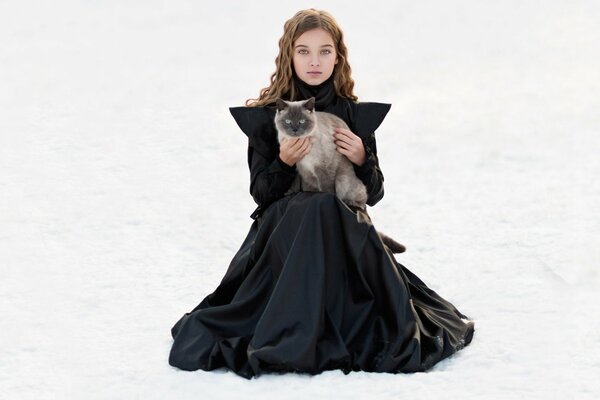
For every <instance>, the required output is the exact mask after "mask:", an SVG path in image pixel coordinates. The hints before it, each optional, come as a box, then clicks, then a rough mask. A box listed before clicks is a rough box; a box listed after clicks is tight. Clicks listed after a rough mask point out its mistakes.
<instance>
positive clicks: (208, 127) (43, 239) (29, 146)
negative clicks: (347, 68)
mask: <svg viewBox="0 0 600 400" xmlns="http://www.w3.org/2000/svg"><path fill="white" fill-rule="evenodd" d="M315 3H317V4H315ZM308 7H317V8H322V9H325V10H328V11H330V12H331V13H332V14H333V15H334V16H335V17H336V19H337V20H338V22H339V23H340V24H341V26H342V28H343V29H344V33H345V39H346V44H347V45H348V48H349V51H350V58H349V61H350V63H351V65H352V68H353V77H354V79H355V80H356V87H355V89H356V93H357V94H358V96H359V99H360V100H362V101H378V102H388V103H392V108H391V111H390V113H389V114H388V117H387V118H386V120H385V121H384V123H383V124H382V126H381V127H380V129H378V131H377V138H378V148H379V158H380V165H381V168H382V170H383V173H384V175H385V189H386V192H385V193H386V194H385V196H384V198H383V199H382V200H381V202H380V203H379V204H377V205H376V206H375V207H374V208H372V209H371V210H370V214H371V217H372V219H373V222H374V224H375V225H376V227H377V228H378V229H380V230H381V231H383V232H385V233H387V234H389V235H390V236H392V237H395V238H397V239H398V240H400V241H401V242H403V243H404V244H406V245H407V247H408V251H407V253H405V254H401V255H397V256H396V257H397V259H398V260H399V261H400V262H401V263H403V264H404V265H405V266H407V267H408V268H409V269H410V270H411V271H413V272H415V273H416V274H417V275H418V276H419V277H420V278H421V279H423V280H424V281H425V282H426V283H427V284H428V285H429V286H430V287H431V288H432V289H434V290H436V291H438V293H440V294H441V295H442V296H444V297H445V298H447V299H449V300H450V301H452V302H453V303H454V304H455V305H456V306H457V307H458V308H459V309H460V310H461V311H462V312H464V313H465V314H467V315H468V316H469V317H471V318H473V319H474V320H475V321H476V332H475V336H474V339H473V342H472V343H471V345H470V346H468V347H467V348H465V349H464V350H462V351H460V352H459V353H457V354H455V355H453V356H452V357H450V358H448V359H446V360H444V361H442V362H441V363H439V364H437V365H436V366H435V368H433V369H432V370H430V371H428V372H426V373H416V374H397V375H394V374H377V373H365V372H359V373H351V374H349V375H344V374H343V373H342V372H341V371H329V372H324V373H322V374H320V375H316V376H313V377H310V376H303V375H294V374H288V375H263V376H261V377H260V378H259V379H254V380H251V381H247V380H245V379H243V378H240V377H238V376H237V375H235V374H234V373H232V372H228V371H225V370H218V371H213V372H205V371H195V372H184V371H181V370H178V369H176V368H173V367H171V366H169V365H168V362H167V358H168V353H169V349H170V346H171V343H172V339H171V336H170V328H171V326H172V325H173V324H174V323H175V322H176V321H177V319H179V318H180V317H181V316H182V315H183V313H184V312H187V311H189V310H191V309H192V308H193V307H195V306H196V305H197V304H198V303H199V302H200V301H201V300H202V299H203V298H204V297H205V296H206V295H208V294H209V293H211V292H212V291H213V290H214V288H215V287H216V286H217V285H218V283H219V282H220V280H221V278H222V277H223V275H224V273H225V271H226V269H227V267H228V265H229V262H230V260H231V258H232V257H233V255H234V254H235V252H236V251H237V249H238V248H239V246H240V245H241V243H242V240H243V238H244V237H245V236H246V233H247V231H248V229H249V227H250V225H251V222H252V220H251V219H250V218H249V215H250V213H251V212H252V211H253V210H254V206H255V205H254V202H253V200H252V198H251V196H250V194H249V193H248V187H249V172H248V167H247V161H246V146H247V142H246V139H245V136H244V135H243V133H242V132H241V131H240V130H239V128H238V127H237V126H236V124H235V122H234V120H233V118H232V117H231V116H230V114H229V111H228V107H230V106H237V105H242V104H243V102H244V100H245V99H247V98H250V97H256V96H257V95H258V91H259V89H260V88H262V87H264V86H266V84H267V81H268V78H269V76H270V74H271V73H272V72H273V69H274V59H275V56H276V54H277V41H278V39H279V37H280V36H281V33H282V30H283V23H284V21H285V20H287V19H288V18H290V17H291V16H292V15H293V14H294V13H295V12H296V11H297V10H300V9H302V8H308ZM599 43H600V2H598V1H594V0H590V1H577V0H575V1H568V0H565V1H512V0H511V1H476V0H472V1H442V0H439V1H422V2H414V1H394V2H369V3H368V4H367V5H366V7H365V4H364V3H358V2H357V3H352V2H347V1H322V2H306V1H296V2H282V1H264V2H261V3H260V5H258V4H257V3H255V2H249V1H219V2H199V1H196V2H195V1H170V2H161V1H135V2H134V1H120V2H116V1H114V2H109V1H60V2H58V1H57V2H42V1H39V2H34V1H22V2H18V1H2V2H0V279H1V280H0V299H1V302H0V316H1V318H2V323H1V324H2V325H1V328H0V335H1V336H0V360H1V362H0V398H2V399H53V398H56V399H109V398H110V399H112V398H122V399H132V398H140V399H171V398H172V399H175V398H176V399H188V398H189V399H192V398H194V399H196V398H218V399H220V398H231V399H241V398H261V399H281V398H298V399H305V398H336V399H337V398H367V397H368V398H376V399H391V398H394V399H406V398H409V396H410V397H411V398H417V399H434V398H435V399H440V398H448V399H456V398H460V399H482V398H490V399H520V398H526V399H563V398H574V399H593V398H598V396H600V384H599V382H598V376H600V321H599V315H600V306H599V304H600V290H599V289H600V274H599V272H598V268H599V261H600V250H599V248H600V246H599V244H600V243H599V238H600V208H599V207H598V205H599V204H600V182H599V180H598V176H600V157H598V154H599V153H600V151H599V150H600V146H599V144H600V138H599V134H600V113H599V112H598V110H600V95H599V93H600V51H598V50H599V47H598V44H599Z"/></svg>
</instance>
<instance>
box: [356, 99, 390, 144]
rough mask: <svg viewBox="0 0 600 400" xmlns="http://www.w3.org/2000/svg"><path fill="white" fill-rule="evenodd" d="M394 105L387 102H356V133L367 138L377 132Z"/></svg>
mask: <svg viewBox="0 0 600 400" xmlns="http://www.w3.org/2000/svg"><path fill="white" fill-rule="evenodd" d="M391 107H392V105H391V104H387V103H374V102H369V103H358V104H356V115H355V122H354V123H355V127H356V134H357V135H358V136H360V137H362V138H367V137H368V136H369V135H370V134H372V133H373V132H375V130H376V129H377V128H379V125H381V123H382V122H383V120H384V118H385V116H386V115H387V113H388V111H389V110H390V108H391Z"/></svg>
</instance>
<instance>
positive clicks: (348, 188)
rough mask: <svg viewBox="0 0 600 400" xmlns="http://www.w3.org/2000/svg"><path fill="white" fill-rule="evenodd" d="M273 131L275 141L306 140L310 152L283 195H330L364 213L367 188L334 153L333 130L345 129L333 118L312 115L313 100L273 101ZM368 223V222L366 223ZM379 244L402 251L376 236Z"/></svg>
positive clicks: (319, 114) (317, 114)
mask: <svg viewBox="0 0 600 400" xmlns="http://www.w3.org/2000/svg"><path fill="white" fill-rule="evenodd" d="M276 104H277V112H276V114H275V127H276V128H277V134H278V135H277V139H278V141H279V142H281V141H282V140H283V139H285V138H291V139H294V138H303V137H309V138H310V139H309V140H310V141H311V143H312V144H313V147H312V149H311V150H310V152H309V153H308V154H306V155H305V156H304V157H303V158H302V159H301V160H299V161H298V162H297V163H296V168H297V170H298V175H297V176H296V178H295V179H294V181H293V182H292V184H291V186H290V189H289V190H288V191H287V192H286V193H285V194H286V195H287V194H290V193H295V192H299V191H313V192H329V193H334V194H335V195H336V196H337V197H338V198H339V199H340V200H342V201H343V202H344V203H346V204H347V205H348V206H349V207H350V208H352V209H353V210H361V211H362V212H363V213H364V214H366V215H363V217H365V218H368V214H367V213H366V210H367V208H366V203H367V197H368V195H367V188H366V187H365V185H364V183H363V182H362V181H361V180H360V179H359V178H358V177H357V176H356V174H355V173H354V167H353V166H352V162H351V161H350V160H349V159H348V158H346V156H344V155H343V154H341V153H339V152H338V151H337V150H336V145H335V143H334V136H333V135H334V133H335V128H345V129H349V128H348V125H347V124H346V123H345V122H344V120H342V119H341V118H339V117H338V116H336V115H333V114H331V113H327V112H322V111H315V98H314V97H311V98H310V99H308V100H301V101H285V100H282V99H277V102H276ZM369 221H370V219H369ZM378 233H379V235H380V236H381V238H382V240H383V242H384V243H385V244H386V245H387V246H388V247H389V248H390V249H391V250H392V252H394V253H402V252H404V251H405V250H406V248H405V247H404V246H403V245H402V244H400V243H398V242H396V241H395V240H394V239H392V238H390V237H389V236H387V235H385V234H383V233H381V232H378Z"/></svg>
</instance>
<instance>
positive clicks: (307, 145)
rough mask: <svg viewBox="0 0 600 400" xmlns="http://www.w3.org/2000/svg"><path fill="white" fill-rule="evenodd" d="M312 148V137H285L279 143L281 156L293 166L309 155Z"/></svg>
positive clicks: (282, 159)
mask: <svg viewBox="0 0 600 400" xmlns="http://www.w3.org/2000/svg"><path fill="white" fill-rule="evenodd" d="M311 148H312V142H311V141H310V137H304V138H296V139H290V138H285V139H283V140H282V141H281V142H280V143H279V158H281V161H283V162H284V163H286V164H287V165H289V166H290V167H291V166H293V165H294V164H296V163H297V162H298V161H300V160H301V159H302V158H303V157H304V156H305V155H307V154H308V153H309V152H310V149H311Z"/></svg>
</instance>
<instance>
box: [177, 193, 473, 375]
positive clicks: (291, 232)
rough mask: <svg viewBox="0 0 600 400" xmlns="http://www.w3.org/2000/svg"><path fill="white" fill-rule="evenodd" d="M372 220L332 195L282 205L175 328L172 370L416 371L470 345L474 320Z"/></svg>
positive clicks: (271, 210) (256, 226)
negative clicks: (401, 255)
mask: <svg viewBox="0 0 600 400" xmlns="http://www.w3.org/2000/svg"><path fill="white" fill-rule="evenodd" d="M361 214H362V211H360V210H359V211H354V210H352V209H350V208H349V207H348V206H346V205H345V204H344V203H343V202H342V201H340V200H339V199H338V198H337V197H336V196H335V195H333V194H329V193H320V192H300V193H294V194H290V195H287V196H285V197H283V198H281V199H279V200H277V201H276V202H274V203H272V204H271V205H270V206H269V207H268V208H267V209H266V210H265V211H264V213H263V214H262V216H260V217H259V218H258V219H257V220H255V221H254V222H253V223H252V226H251V227H250V231H249V232H248V235H247V237H246V239H245V240H244V242H243V244H242V246H241V247H240V249H239V250H238V252H237V254H236V255H235V256H234V257H233V260H232V261H231V263H230V265H229V268H228V270H227V272H226V273H225V276H224V277H223V279H222V281H221V283H220V284H219V286H218V287H217V288H216V290H215V291H214V292H213V293H211V294H209V295H208V296H206V297H205V298H204V299H203V300H202V302H201V303H200V304H198V306H196V308H194V309H193V310H192V311H190V312H188V313H185V314H184V315H183V316H182V317H181V319H179V321H177V322H176V323H175V325H174V326H173V327H172V329H171V334H172V336H173V339H174V342H173V346H172V348H171V352H170V355H169V364H170V365H172V366H175V367H178V368H180V369H183V370H190V371H191V370H198V369H203V370H206V371H210V370H214V369H217V368H222V367H225V368H228V369H230V370H232V371H234V372H235V373H236V374H238V375H240V376H242V377H244V378H247V379H251V378H252V377H258V376H260V375H261V374H262V373H267V372H278V373H282V372H297V373H307V374H311V375H315V374H318V373H321V372H323V371H325V370H332V369H340V370H342V371H343V372H344V373H346V374H347V373H349V372H350V371H372V372H391V373H397V372H416V371H425V370H427V369H428V368H430V367H432V366H433V365H434V364H435V363H437V362H438V361H440V360H442V359H444V358H446V357H448V356H450V355H451V354H453V353H455V352H456V351H458V350H460V349H461V348H463V347H464V346H466V345H467V344H469V343H470V342H471V339H472V337H473V332H474V322H473V321H471V320H469V319H468V318H467V317H466V316H465V315H463V314H462V313H461V312H459V311H458V310H457V309H456V307H454V306H453V305H452V304H451V303H450V302H448V301H447V300H445V299H443V298H442V297H440V296H439V295H438V294H437V293H436V292H434V291H433V290H431V289H429V288H428V287H427V286H426V285H425V283H423V282H422V281H421V280H420V279H419V278H418V277H417V276H416V275H414V274H413V273H412V272H410V271H409V270H408V269H407V268H406V267H404V266H403V265H401V264H400V263H398V262H397V261H396V259H395V258H394V255H393V254H392V252H391V251H390V249H389V248H387V246H385V244H383V242H382V241H381V238H380V236H379V235H378V233H377V232H376V231H375V228H374V226H373V225H372V223H371V221H370V219H369V218H368V217H365V216H364V214H363V215H361Z"/></svg>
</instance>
